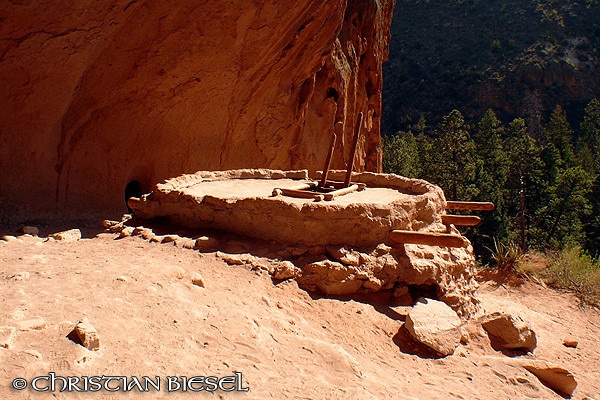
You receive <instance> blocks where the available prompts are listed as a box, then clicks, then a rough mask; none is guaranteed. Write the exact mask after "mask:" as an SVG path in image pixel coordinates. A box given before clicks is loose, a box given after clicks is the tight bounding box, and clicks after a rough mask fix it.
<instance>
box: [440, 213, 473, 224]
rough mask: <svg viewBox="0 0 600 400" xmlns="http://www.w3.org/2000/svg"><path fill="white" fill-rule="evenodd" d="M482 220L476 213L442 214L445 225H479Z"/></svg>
mask: <svg viewBox="0 0 600 400" xmlns="http://www.w3.org/2000/svg"><path fill="white" fill-rule="evenodd" d="M480 222H481V218H479V217H478V216H476V215H450V214H444V215H442V223H443V224H444V225H458V226H477V225H479V223H480Z"/></svg>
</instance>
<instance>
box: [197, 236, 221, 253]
mask: <svg viewBox="0 0 600 400" xmlns="http://www.w3.org/2000/svg"><path fill="white" fill-rule="evenodd" d="M217 244H218V242H217V240H216V239H213V238H209V237H208V236H200V237H199V238H198V239H196V243H195V245H194V249H195V250H200V251H202V252H208V251H213V250H214V249H215V248H216V247H217Z"/></svg>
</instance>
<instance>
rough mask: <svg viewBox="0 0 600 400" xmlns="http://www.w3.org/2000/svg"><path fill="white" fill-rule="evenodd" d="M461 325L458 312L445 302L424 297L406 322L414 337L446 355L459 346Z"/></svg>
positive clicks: (409, 313) (411, 311) (409, 314)
mask: <svg viewBox="0 0 600 400" xmlns="http://www.w3.org/2000/svg"><path fill="white" fill-rule="evenodd" d="M461 325H462V322H461V320H460V318H459V317H458V315H457V314H456V312H454V310H452V309H451V308H450V307H449V306H447V305H446V304H445V303H443V302H441V301H437V300H431V299H426V298H423V297H422V298H420V299H419V300H418V301H417V304H416V305H415V306H414V307H413V308H412V310H410V311H409V312H408V315H407V317H406V323H405V326H406V329H407V330H408V332H409V333H410V334H411V336H412V337H413V338H415V339H416V340H418V341H419V342H421V343H423V344H425V345H426V346H428V347H430V348H432V349H433V350H435V351H437V352H438V353H440V354H441V355H444V356H447V355H450V354H452V353H454V350H455V349H456V348H457V347H458V346H459V344H460V341H461V336H462V335H461V330H460V327H461Z"/></svg>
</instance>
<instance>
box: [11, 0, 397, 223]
mask: <svg viewBox="0 0 600 400" xmlns="http://www.w3.org/2000/svg"><path fill="white" fill-rule="evenodd" d="M393 6H394V0H335V1H328V2H322V1H314V0H297V1H290V0H263V1H253V2H249V1H244V0H232V1H230V2H222V1H216V0H207V1H203V2H200V3H199V2H194V1H190V0H182V1H178V2H146V1H141V0H140V1H136V0H133V1H129V0H126V1H118V0H101V1H84V0H79V1H68V2H67V1H60V2H51V3H48V2H41V1H34V2H27V3H22V2H17V1H8V3H4V4H2V5H0V21H1V23H0V39H1V40H0V104H1V105H0V137H1V140H2V146H1V147H0V169H1V170H2V173H1V174H0V220H2V219H4V220H10V219H18V218H25V217H31V216H36V217H38V216H48V215H51V216H72V215H81V214H82V213H86V214H89V213H90V212H98V211H103V212H106V211H118V212H122V211H124V209H125V201H124V198H123V196H124V188H125V186H126V185H127V184H128V182H131V181H134V180H135V181H138V182H139V183H140V184H141V190H142V191H145V190H146V189H148V188H149V187H150V186H151V184H153V183H156V182H159V181H162V180H164V179H166V178H169V177H173V176H177V175H180V174H181V173H190V172H195V171H197V170H200V169H204V170H218V169H229V168H249V167H269V168H282V169H291V168H308V169H310V170H315V169H320V168H321V166H322V164H323V162H324V158H325V154H326V151H327V148H328V146H329V142H330V137H331V136H330V135H331V132H332V131H333V126H334V123H335V122H338V121H340V122H341V123H342V124H341V125H342V127H343V128H344V129H343V135H338V147H337V154H336V156H335V157H334V160H333V164H332V166H333V167H336V168H343V167H344V164H345V162H346V160H347V158H348V153H349V149H348V143H349V142H351V140H350V138H351V136H352V133H353V128H354V124H355V119H356V115H357V113H358V112H359V111H363V112H364V113H365V115H366V116H367V118H366V124H365V127H366V129H363V132H366V133H365V135H364V137H363V140H361V142H360V144H359V151H358V157H359V158H360V160H361V162H360V163H357V164H358V165H359V169H361V168H365V169H367V170H371V171H376V170H378V169H379V168H380V164H381V161H380V157H381V156H380V153H379V124H380V122H379V117H380V115H381V88H382V73H381V65H382V62H383V61H384V60H385V59H386V57H387V52H388V36H389V25H390V22H391V16H392V9H393Z"/></svg>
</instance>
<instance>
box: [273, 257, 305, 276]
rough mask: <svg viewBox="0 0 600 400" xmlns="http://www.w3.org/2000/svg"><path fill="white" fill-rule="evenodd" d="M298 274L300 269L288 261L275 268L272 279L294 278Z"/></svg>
mask: <svg viewBox="0 0 600 400" xmlns="http://www.w3.org/2000/svg"><path fill="white" fill-rule="evenodd" d="M299 274H300V268H298V267H296V266H295V265H294V264H292V263H291V262H289V261H282V262H281V263H279V265H277V266H276V267H275V270H274V271H273V278H275V279H280V280H284V279H290V278H295V277H296V276H298V275H299Z"/></svg>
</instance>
